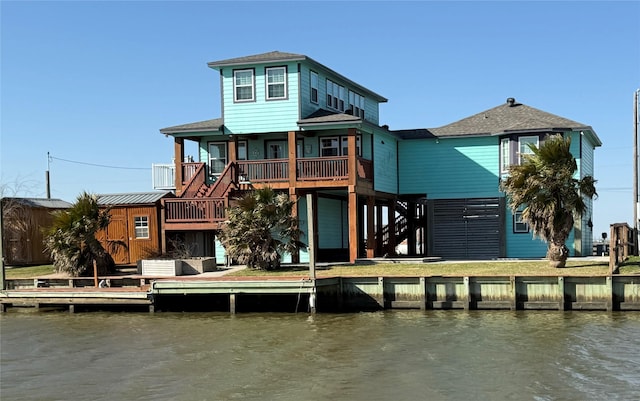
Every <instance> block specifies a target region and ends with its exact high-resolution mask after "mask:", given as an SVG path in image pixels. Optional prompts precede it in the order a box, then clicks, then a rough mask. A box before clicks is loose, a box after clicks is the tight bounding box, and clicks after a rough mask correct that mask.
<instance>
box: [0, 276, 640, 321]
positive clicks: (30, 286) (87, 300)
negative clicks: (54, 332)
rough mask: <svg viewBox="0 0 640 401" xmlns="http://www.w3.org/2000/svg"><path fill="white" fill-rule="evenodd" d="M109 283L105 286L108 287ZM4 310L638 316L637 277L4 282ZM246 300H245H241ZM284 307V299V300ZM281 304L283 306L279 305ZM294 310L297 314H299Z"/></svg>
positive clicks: (183, 278)
mask: <svg viewBox="0 0 640 401" xmlns="http://www.w3.org/2000/svg"><path fill="white" fill-rule="evenodd" d="M107 280H108V281H107ZM7 282H8V286H9V288H10V289H8V290H5V291H2V292H0V308H1V310H2V311H6V310H7V308H10V307H25V306H30V307H38V308H39V307H45V306H55V307H66V308H68V310H69V311H71V312H74V311H76V306H82V305H84V306H93V307H94V308H99V307H101V306H105V307H107V306H111V307H113V306H116V307H117V306H119V307H123V308H126V307H133V306H135V307H136V308H140V307H141V306H143V307H147V308H148V310H149V311H151V312H154V311H155V310H156V305H158V304H164V305H167V304H168V303H169V302H171V301H177V300H185V299H191V300H200V299H206V298H207V297H209V298H216V299H222V300H224V302H222V304H223V305H224V306H223V308H224V309H225V310H228V311H229V312H231V313H236V310H237V304H238V302H242V305H243V307H245V308H244V309H246V308H250V307H251V305H250V304H251V302H259V301H256V299H257V300H260V299H262V300H265V299H267V298H269V297H274V296H277V295H296V296H297V298H296V299H297V301H298V302H303V303H304V304H305V305H308V308H304V309H305V310H309V311H311V312H312V313H313V312H315V311H316V310H318V311H359V310H378V309H421V310H426V309H462V310H474V309H476V310H482V309H505V310H559V311H563V310H602V311H614V310H616V311H640V275H629V276H623V275H611V276H598V277H575V276H566V277H565V276H541V277H530V276H485V277H461V276H450V277H449V276H428V277H332V278H319V279H315V280H312V279H309V278H300V277H272V278H256V277H202V276H198V275H196V276H178V277H163V278H153V277H142V276H127V277H110V278H108V279H107V278H105V279H104V281H102V282H103V285H104V286H105V287H106V288H96V287H95V285H94V282H93V280H88V279H87V278H78V279H35V280H33V279H29V280H24V279H22V280H7ZM243 298H244V299H243ZM282 299H283V302H286V301H284V300H285V299H286V298H285V297H282ZM278 302H279V301H278ZM296 310H297V308H296Z"/></svg>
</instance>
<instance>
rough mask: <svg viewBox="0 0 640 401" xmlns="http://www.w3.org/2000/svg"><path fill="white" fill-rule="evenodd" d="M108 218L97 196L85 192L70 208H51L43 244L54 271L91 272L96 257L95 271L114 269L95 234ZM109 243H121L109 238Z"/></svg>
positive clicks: (101, 228)
mask: <svg viewBox="0 0 640 401" xmlns="http://www.w3.org/2000/svg"><path fill="white" fill-rule="evenodd" d="M109 219H110V216H109V209H103V210H100V208H99V207H98V201H97V198H96V196H94V195H91V194H88V193H86V192H84V193H82V194H81V195H80V196H78V198H77V200H76V202H75V203H74V204H73V206H72V207H71V208H69V209H66V210H58V211H55V212H53V222H52V226H51V228H49V230H48V235H47V236H46V237H45V246H46V248H47V250H48V251H49V252H51V256H52V258H53V266H54V268H55V269H56V271H58V272H61V273H68V274H70V275H72V276H80V275H84V274H92V273H93V262H94V261H95V262H96V265H97V268H98V274H108V273H112V272H114V271H115V262H114V260H113V258H112V257H111V255H110V254H109V253H107V251H105V249H104V247H103V246H102V244H101V243H100V241H99V240H98V239H97V238H96V235H97V234H98V232H99V231H101V230H104V229H106V228H107V226H108V225H109ZM109 245H110V246H109V247H110V248H114V249H110V250H112V251H113V250H115V249H117V247H119V246H123V245H124V243H121V242H119V241H110V242H109Z"/></svg>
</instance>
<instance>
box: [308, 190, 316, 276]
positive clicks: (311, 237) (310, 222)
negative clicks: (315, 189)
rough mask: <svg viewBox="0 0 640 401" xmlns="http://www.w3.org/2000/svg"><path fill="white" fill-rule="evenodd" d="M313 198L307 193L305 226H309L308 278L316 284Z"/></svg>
mask: <svg viewBox="0 0 640 401" xmlns="http://www.w3.org/2000/svg"><path fill="white" fill-rule="evenodd" d="M315 200H316V199H315V198H314V195H313V194H307V227H308V228H309V230H308V231H309V278H310V279H311V280H313V286H314V288H315V285H316V281H315V280H316V239H315V237H316V235H315V232H316V229H315V220H314V216H315V210H316V208H315V206H316V205H315Z"/></svg>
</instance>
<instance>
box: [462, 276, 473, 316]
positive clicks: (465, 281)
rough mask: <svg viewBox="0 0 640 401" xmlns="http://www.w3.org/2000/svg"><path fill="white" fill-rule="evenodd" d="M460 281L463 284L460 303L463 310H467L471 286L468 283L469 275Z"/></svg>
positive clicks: (469, 302)
mask: <svg viewBox="0 0 640 401" xmlns="http://www.w3.org/2000/svg"><path fill="white" fill-rule="evenodd" d="M462 283H463V286H464V293H463V295H462V304H463V308H464V310H469V308H470V305H471V286H470V284H469V277H464V278H463V279H462Z"/></svg>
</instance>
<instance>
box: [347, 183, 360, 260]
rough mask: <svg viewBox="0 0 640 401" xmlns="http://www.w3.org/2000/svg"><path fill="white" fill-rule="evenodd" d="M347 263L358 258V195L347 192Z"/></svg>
mask: <svg viewBox="0 0 640 401" xmlns="http://www.w3.org/2000/svg"><path fill="white" fill-rule="evenodd" d="M348 210H349V262H351V263H355V262H356V259H357V258H358V245H359V244H358V243H359V241H360V238H359V237H358V232H359V230H358V194H356V193H355V192H349V207H348Z"/></svg>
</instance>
